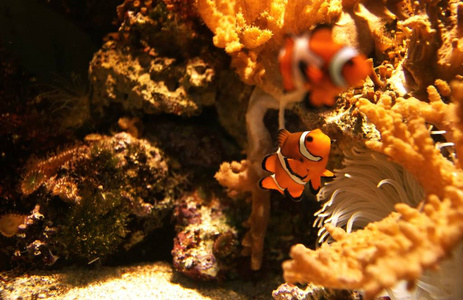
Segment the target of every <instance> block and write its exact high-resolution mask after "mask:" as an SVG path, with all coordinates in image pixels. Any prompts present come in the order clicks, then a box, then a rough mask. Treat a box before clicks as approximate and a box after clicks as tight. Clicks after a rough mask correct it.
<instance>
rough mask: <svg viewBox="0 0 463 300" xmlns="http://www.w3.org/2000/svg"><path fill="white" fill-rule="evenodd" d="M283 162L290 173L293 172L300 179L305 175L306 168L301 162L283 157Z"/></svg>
mask: <svg viewBox="0 0 463 300" xmlns="http://www.w3.org/2000/svg"><path fill="white" fill-rule="evenodd" d="M285 162H286V164H287V166H288V169H289V170H290V172H291V173H293V174H294V175H296V176H297V177H299V178H301V179H304V178H305V177H307V174H308V173H307V168H306V167H305V166H304V163H303V162H301V161H300V160H297V159H293V158H285Z"/></svg>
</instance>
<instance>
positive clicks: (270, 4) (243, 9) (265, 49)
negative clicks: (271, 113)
mask: <svg viewBox="0 0 463 300" xmlns="http://www.w3.org/2000/svg"><path fill="white" fill-rule="evenodd" d="M341 9H342V6H341V1H340V0H330V1H312V2H310V3H308V2H306V1H300V0H299V1H281V0H278V1H272V0H265V1H256V0H246V1H224V0H220V1H212V0H198V10H199V14H200V16H201V17H202V18H203V20H204V22H205V23H206V25H207V26H208V27H209V28H210V29H211V30H212V31H213V32H214V34H215V36H214V44H215V45H216V46H217V47H219V48H225V51H226V52H227V53H228V54H229V55H230V56H231V57H232V65H233V66H234V67H236V68H237V72H238V74H239V75H240V77H241V79H242V80H243V81H244V82H245V83H247V84H257V85H259V86H260V87H261V88H263V90H264V91H265V92H267V93H269V94H271V95H278V94H280V93H281V88H280V87H281V83H280V77H279V76H280V75H279V74H278V71H277V70H278V68H277V66H276V64H277V62H276V57H277V54H278V51H279V49H280V47H281V45H282V44H283V43H282V41H283V36H284V35H285V34H299V33H301V32H302V31H304V30H307V29H309V28H311V27H312V26H313V25H315V24H318V23H331V22H333V21H334V20H335V19H337V18H338V17H339V16H340V14H341Z"/></svg>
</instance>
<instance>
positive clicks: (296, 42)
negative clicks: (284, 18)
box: [278, 25, 371, 107]
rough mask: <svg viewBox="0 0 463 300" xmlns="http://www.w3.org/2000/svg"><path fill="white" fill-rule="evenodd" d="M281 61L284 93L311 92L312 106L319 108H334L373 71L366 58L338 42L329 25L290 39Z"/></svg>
mask: <svg viewBox="0 0 463 300" xmlns="http://www.w3.org/2000/svg"><path fill="white" fill-rule="evenodd" d="M278 62H279V66H280V72H281V76H282V79H283V88H284V90H285V91H286V92H292V91H296V90H301V89H305V90H307V91H308V92H310V93H309V98H308V100H309V105H311V106H315V107H319V106H323V105H326V106H332V105H334V104H335V102H336V97H337V96H338V95H339V94H340V93H341V92H343V91H344V90H346V89H347V88H349V87H352V86H358V85H360V84H362V82H363V80H365V78H366V77H367V76H368V75H369V74H370V71H371V67H370V66H369V65H368V63H367V61H366V57H365V56H364V55H363V54H360V53H358V51H357V50H356V49H355V48H352V47H348V46H344V45H341V44H338V43H336V42H335V41H334V40H333V38H332V29H331V27H329V26H327V25H319V26H317V27H316V28H315V29H314V30H313V31H312V32H310V33H307V34H304V35H302V36H298V37H292V36H287V37H286V38H285V45H284V47H283V49H281V51H280V54H279V56H278Z"/></svg>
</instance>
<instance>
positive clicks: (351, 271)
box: [283, 83, 463, 297]
mask: <svg viewBox="0 0 463 300" xmlns="http://www.w3.org/2000/svg"><path fill="white" fill-rule="evenodd" d="M460 85H461V83H454V84H453V85H452V86H460ZM429 91H430V92H431V93H430V94H431V95H432V96H431V97H430V100H431V101H430V103H426V102H423V101H419V100H418V99H415V98H408V99H403V98H401V97H397V98H396V99H395V102H394V103H393V102H392V101H390V97H388V96H386V95H385V94H383V95H382V96H381V97H380V100H379V101H378V103H377V104H373V103H371V102H370V101H368V100H366V99H360V100H359V101H358V103H357V105H358V107H359V110H360V111H361V112H362V113H364V114H365V115H366V117H367V118H368V120H369V121H370V122H372V123H373V124H375V126H376V128H377V129H378V130H379V131H380V133H381V140H379V141H368V142H367V143H366V144H367V146H368V147H369V148H370V149H372V150H375V151H378V152H380V153H384V154H385V155H387V156H388V157H389V158H390V159H391V160H393V161H395V162H396V163H399V164H400V165H402V166H403V167H404V168H405V169H406V170H407V171H408V172H410V173H411V174H412V175H413V176H414V177H415V178H416V179H417V181H418V182H419V183H420V185H421V186H422V187H423V190H424V192H425V199H426V200H425V201H424V204H423V205H422V206H421V207H418V208H412V207H410V206H408V205H407V204H397V205H395V210H396V212H392V213H390V214H389V216H387V217H386V218H384V219H383V220H381V221H379V222H374V223H370V224H369V225H367V226H366V227H365V229H363V230H358V231H355V232H353V233H350V234H347V233H346V232H345V231H344V230H342V229H340V228H336V227H334V226H333V225H330V224H327V225H326V230H328V232H329V233H330V234H331V236H332V237H333V238H334V239H335V240H336V242H334V243H332V244H331V245H326V244H324V245H322V246H321V247H320V249H318V250H316V251H313V250H310V249H307V248H305V247H304V246H303V245H296V246H294V247H293V248H292V250H291V257H292V258H293V260H291V261H287V262H285V263H284V264H283V269H284V277H285V280H287V281H288V282H296V281H304V282H306V281H307V282H313V283H317V284H322V285H323V286H325V287H333V288H352V289H360V288H361V289H364V290H365V293H366V296H367V297H372V296H374V295H376V294H377V293H379V292H380V291H381V290H382V289H384V288H390V287H392V286H393V285H394V284H395V283H396V282H397V281H398V280H401V279H405V280H407V281H408V282H409V285H410V286H411V285H412V284H413V283H414V282H415V281H416V280H417V279H418V278H419V277H420V276H421V274H422V272H423V271H424V270H425V269H429V268H433V267H435V266H436V265H437V264H438V263H439V262H440V261H441V260H442V259H443V258H444V257H445V256H446V254H447V253H449V252H450V251H451V249H452V248H453V247H455V246H456V244H457V243H458V242H459V241H460V240H461V238H462V236H463V227H462V225H461V224H463V223H462V220H463V193H462V192H461V189H462V188H463V183H462V182H461V179H460V178H461V168H460V167H459V165H458V164H455V165H454V164H453V163H452V162H451V161H450V160H448V159H447V158H446V157H445V156H443V155H442V154H441V152H440V151H439V149H437V147H435V145H434V141H433V139H432V138H431V136H430V131H429V129H428V127H427V125H426V124H427V123H431V124H433V125H434V124H438V125H437V126H441V128H446V129H447V130H448V131H447V133H448V134H447V136H448V138H449V141H452V142H454V143H455V148H456V151H457V153H458V149H460V147H461V144H460V143H461V138H460V136H461V134H460V133H459V132H458V130H455V128H458V127H460V126H461V122H462V121H461V119H458V118H456V117H453V116H454V115H455V114H456V115H457V114H458V107H459V106H460V103H461V101H462V100H463V98H462V97H461V95H460V94H459V89H458V88H456V89H455V90H454V91H452V98H453V101H454V102H455V103H456V105H450V104H445V103H444V102H442V100H441V98H440V97H436V94H435V93H434V89H433V88H430V89H429ZM404 120H405V122H404ZM404 264H406V265H407V268H402V267H401V266H402V265H404ZM332 269H336V270H338V271H337V272H336V273H335V274H334V273H332V272H330V271H329V270H332Z"/></svg>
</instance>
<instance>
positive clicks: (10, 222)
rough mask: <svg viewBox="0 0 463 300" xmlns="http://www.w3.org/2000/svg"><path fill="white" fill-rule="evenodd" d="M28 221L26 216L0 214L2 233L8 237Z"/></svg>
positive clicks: (0, 230)
mask: <svg viewBox="0 0 463 300" xmlns="http://www.w3.org/2000/svg"><path fill="white" fill-rule="evenodd" d="M25 221H26V216H24V215H17V214H6V215H3V216H0V233H1V234H2V235H3V236H6V237H12V236H14V235H15V234H16V233H18V231H19V226H20V225H21V224H23V223H24V222H25Z"/></svg>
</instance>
